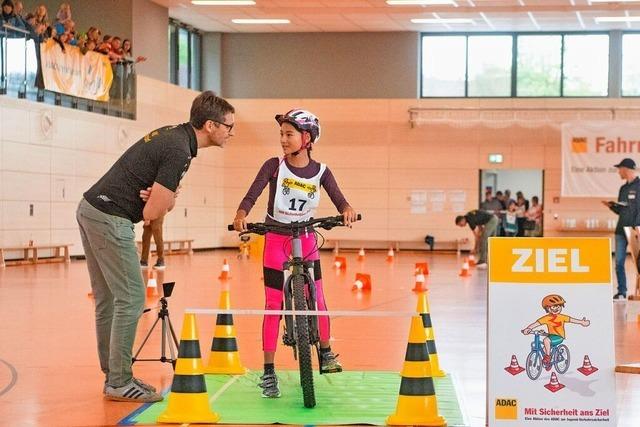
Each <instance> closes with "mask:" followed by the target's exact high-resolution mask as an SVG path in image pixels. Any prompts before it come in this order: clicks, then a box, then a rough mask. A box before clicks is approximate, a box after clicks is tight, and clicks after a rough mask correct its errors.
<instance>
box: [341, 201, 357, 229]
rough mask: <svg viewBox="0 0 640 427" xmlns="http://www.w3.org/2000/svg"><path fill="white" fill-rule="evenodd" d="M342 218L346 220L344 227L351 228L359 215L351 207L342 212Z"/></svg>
mask: <svg viewBox="0 0 640 427" xmlns="http://www.w3.org/2000/svg"><path fill="white" fill-rule="evenodd" d="M342 217H343V218H344V225H346V226H347V227H351V223H352V222H355V221H356V218H357V217H358V215H357V214H356V211H355V210H354V209H353V208H352V207H351V206H347V208H346V209H345V210H344V211H343V212H342Z"/></svg>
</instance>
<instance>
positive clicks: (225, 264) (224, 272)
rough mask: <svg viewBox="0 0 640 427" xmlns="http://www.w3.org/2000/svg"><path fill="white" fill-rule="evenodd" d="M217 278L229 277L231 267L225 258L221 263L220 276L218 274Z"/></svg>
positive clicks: (224, 278) (227, 278)
mask: <svg viewBox="0 0 640 427" xmlns="http://www.w3.org/2000/svg"><path fill="white" fill-rule="evenodd" d="M218 279H220V280H229V279H231V269H230V268H229V263H228V262H227V259H226V258H225V259H224V262H223V263H222V270H221V272H220V276H218Z"/></svg>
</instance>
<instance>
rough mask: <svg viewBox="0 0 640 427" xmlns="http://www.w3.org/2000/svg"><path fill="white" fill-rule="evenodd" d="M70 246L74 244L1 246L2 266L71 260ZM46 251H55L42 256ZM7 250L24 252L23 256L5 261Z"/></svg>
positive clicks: (0, 260) (0, 262)
mask: <svg viewBox="0 0 640 427" xmlns="http://www.w3.org/2000/svg"><path fill="white" fill-rule="evenodd" d="M69 246H73V244H71V243H63V244H58V245H33V246H14V247H7V248H0V268H4V267H5V266H7V265H23V264H38V263H48V262H70V261H71V258H70V257H69ZM44 251H54V254H53V255H49V256H47V257H45V258H41V257H42V255H43V252H44ZM7 252H22V258H17V259H10V260H6V261H5V256H6V255H5V253H7Z"/></svg>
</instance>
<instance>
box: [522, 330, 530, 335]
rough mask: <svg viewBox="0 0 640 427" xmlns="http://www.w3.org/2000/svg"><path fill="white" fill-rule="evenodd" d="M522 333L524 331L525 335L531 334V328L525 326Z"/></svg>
mask: <svg viewBox="0 0 640 427" xmlns="http://www.w3.org/2000/svg"><path fill="white" fill-rule="evenodd" d="M522 333H523V334H524V335H529V334H530V333H531V328H524V329H523V330H522Z"/></svg>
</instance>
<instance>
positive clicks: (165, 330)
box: [131, 282, 179, 369]
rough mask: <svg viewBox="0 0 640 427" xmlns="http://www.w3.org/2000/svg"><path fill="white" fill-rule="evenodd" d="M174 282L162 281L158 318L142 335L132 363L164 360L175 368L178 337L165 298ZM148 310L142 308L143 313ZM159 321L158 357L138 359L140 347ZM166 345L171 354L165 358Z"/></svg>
mask: <svg viewBox="0 0 640 427" xmlns="http://www.w3.org/2000/svg"><path fill="white" fill-rule="evenodd" d="M174 284H175V282H171V283H163V284H162V287H163V289H164V296H163V297H162V298H160V310H158V318H157V319H156V321H155V322H153V325H152V326H151V329H149V332H147V336H145V337H144V340H143V341H142V344H140V348H138V351H136V354H134V356H133V358H132V359H131V361H132V363H135V362H136V361H140V362H166V363H171V365H172V366H173V368H174V369H175V367H176V360H177V355H178V348H179V344H178V339H177V338H176V333H175V331H174V330H173V325H172V324H171V319H170V318H169V308H168V302H167V298H168V297H169V296H171V291H172V290H173V285H174ZM167 288H170V289H171V290H169V292H167ZM148 311H151V309H150V308H147V309H145V310H144V312H143V313H146V312H148ZM160 321H162V341H161V344H160V345H161V354H160V358H158V359H138V355H139V354H140V352H141V351H142V348H143V347H144V345H145V344H146V343H147V341H148V340H149V337H150V336H151V333H152V332H153V330H154V329H155V327H156V325H157V324H158V322H160ZM167 347H169V354H170V355H171V357H170V358H167Z"/></svg>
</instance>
